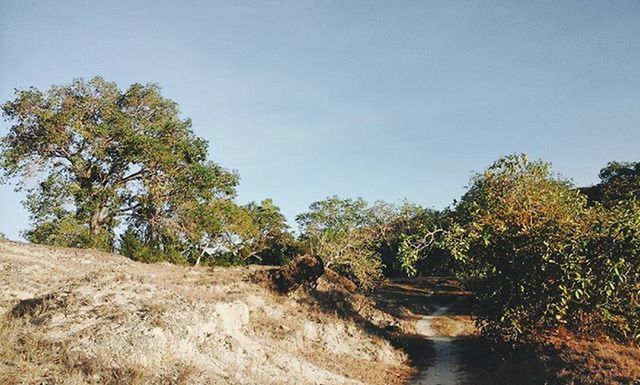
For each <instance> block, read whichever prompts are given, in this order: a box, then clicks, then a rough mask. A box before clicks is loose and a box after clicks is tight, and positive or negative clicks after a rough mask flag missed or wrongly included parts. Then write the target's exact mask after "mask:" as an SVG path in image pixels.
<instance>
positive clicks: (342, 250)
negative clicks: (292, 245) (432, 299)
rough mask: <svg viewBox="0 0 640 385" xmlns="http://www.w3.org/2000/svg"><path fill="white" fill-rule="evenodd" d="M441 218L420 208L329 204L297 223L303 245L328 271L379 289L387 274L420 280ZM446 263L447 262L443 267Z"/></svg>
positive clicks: (317, 206) (353, 202)
mask: <svg viewBox="0 0 640 385" xmlns="http://www.w3.org/2000/svg"><path fill="white" fill-rule="evenodd" d="M437 220H438V215H437V213H436V212H434V211H431V210H426V209H424V208H422V207H420V206H417V205H413V204H409V203H404V204H403V205H401V206H399V207H397V206H395V205H392V204H389V203H385V202H376V203H374V204H373V205H371V206H369V205H368V204H367V202H365V201H364V200H363V199H361V198H359V199H355V200H353V199H340V198H338V197H335V196H334V197H331V198H327V199H326V200H323V201H319V202H315V203H313V204H312V205H311V206H310V211H309V212H307V213H304V214H301V215H299V216H298V217H297V221H298V224H299V225H300V228H301V231H302V239H303V241H305V242H306V243H307V245H308V247H309V249H310V250H311V252H312V253H313V254H314V255H316V256H319V257H320V258H322V259H323V260H324V262H325V265H326V266H327V267H329V268H331V269H333V270H336V271H337V272H339V273H341V274H343V275H345V276H347V277H349V278H351V279H353V280H354V281H356V282H357V283H358V284H359V285H360V286H361V287H362V288H365V289H369V288H372V287H374V286H375V285H376V284H377V283H378V282H379V281H381V280H382V278H383V276H384V274H385V273H386V274H394V273H395V274H398V273H400V272H403V273H404V274H409V275H415V274H417V273H418V270H419V262H421V261H423V260H425V259H426V258H427V256H428V255H429V253H430V252H431V251H432V247H433V245H434V240H435V239H436V236H437V235H438V234H440V233H441V230H439V229H438V227H437ZM440 262H442V261H440Z"/></svg>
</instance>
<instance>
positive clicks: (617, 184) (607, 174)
mask: <svg viewBox="0 0 640 385" xmlns="http://www.w3.org/2000/svg"><path fill="white" fill-rule="evenodd" d="M600 180H601V182H600V183H599V184H597V185H595V186H592V187H587V188H583V189H581V190H582V192H583V193H585V194H586V195H587V196H588V197H589V199H590V200H591V201H592V202H598V203H602V204H603V205H604V206H607V207H610V206H613V205H616V204H617V203H619V202H623V201H628V200H632V199H636V200H640V162H610V163H609V164H607V166H606V167H604V168H603V169H602V170H600Z"/></svg>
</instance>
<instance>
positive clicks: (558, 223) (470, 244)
mask: <svg viewBox="0 0 640 385" xmlns="http://www.w3.org/2000/svg"><path fill="white" fill-rule="evenodd" d="M455 213H456V216H457V219H458V223H457V224H456V225H455V226H454V228H453V229H452V231H451V232H450V233H449V235H448V238H449V239H448V242H449V243H450V245H451V247H452V252H453V253H454V255H455V256H456V257H457V258H458V259H460V260H461V261H463V263H464V267H463V268H464V271H463V272H462V275H463V276H464V278H465V280H466V282H467V284H468V286H469V287H470V288H471V289H472V290H473V292H474V293H475V295H476V296H477V299H478V301H477V309H476V310H477V315H478V316H479V319H480V321H481V323H482V326H483V328H484V331H485V332H486V333H487V334H492V335H499V336H500V337H503V338H505V339H512V340H516V339H518V338H519V337H520V336H521V335H522V334H523V333H528V332H529V331H530V330H532V329H533V328H536V327H546V326H550V325H552V324H555V323H556V322H560V321H563V320H565V319H566V317H567V316H568V315H570V314H571V312H570V310H571V303H572V302H571V301H570V299H571V296H573V293H574V290H579V289H584V288H582V287H580V284H579V283H578V284H577V285H576V282H575V280H574V279H573V278H574V277H576V276H577V275H580V274H581V271H580V270H581V265H582V264H581V260H582V259H583V258H584V256H583V255H581V253H580V249H579V247H578V246H579V242H580V238H581V234H583V233H584V232H585V231H586V230H587V229H585V225H584V224H585V219H586V214H587V212H586V204H585V199H584V198H583V197H581V196H580V195H579V193H577V192H576V191H574V190H573V189H572V188H571V185H570V183H569V182H568V181H566V180H563V179H561V178H558V177H555V176H554V175H552V174H551V171H550V165H549V164H546V163H542V162H530V161H529V160H528V159H527V158H526V156H524V155H512V156H508V157H505V158H502V159H500V160H499V161H497V162H496V163H494V164H493V165H492V166H491V167H490V168H489V169H488V170H487V171H485V172H484V173H482V174H479V175H476V176H475V177H474V178H473V180H472V183H471V187H470V189H469V191H468V192H467V193H466V194H465V195H464V196H463V198H462V200H461V202H460V203H459V204H458V206H457V207H456V208H455Z"/></svg>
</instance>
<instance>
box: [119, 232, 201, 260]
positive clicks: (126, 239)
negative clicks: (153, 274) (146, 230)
mask: <svg viewBox="0 0 640 385" xmlns="http://www.w3.org/2000/svg"><path fill="white" fill-rule="evenodd" d="M119 251H120V253H121V254H122V255H124V256H126V257H129V258H131V259H133V260H134V261H139V262H145V263H157V262H165V261H166V262H171V263H175V264H181V265H182V264H187V263H188V262H189V261H188V259H187V257H185V255H184V254H182V253H181V252H180V251H178V250H176V249H174V248H167V249H160V248H159V247H156V246H154V245H151V244H149V243H145V242H144V241H143V240H142V239H141V237H140V235H139V234H137V232H136V230H135V229H133V228H128V229H127V230H126V231H125V232H124V233H123V234H122V236H121V238H120V250H119Z"/></svg>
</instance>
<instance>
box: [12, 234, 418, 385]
mask: <svg viewBox="0 0 640 385" xmlns="http://www.w3.org/2000/svg"><path fill="white" fill-rule="evenodd" d="M257 269H261V268H253V267H251V268H215V269H212V268H194V267H180V266H174V265H170V264H155V265H149V264H142V263H137V262H134V261H131V260H129V259H127V258H124V257H121V256H117V255H111V254H106V253H99V252H95V251H88V250H87V251H85V250H77V249H67V248H53V247H43V246H35V245H27V244H20V243H15V242H7V241H2V242H0V270H1V271H3V274H2V275H1V276H0V313H2V314H3V316H2V319H1V321H0V322H2V327H1V328H0V384H3V385H4V384H7V385H8V384H27V383H28V384H32V383H47V384H62V383H64V384H84V383H92V384H104V383H113V384H147V383H158V384H160V383H162V384H248V383H260V384H317V383H331V384H360V383H367V384H388V383H394V382H397V381H400V380H399V377H400V375H399V374H400V373H403V372H406V371H407V370H408V367H407V366H406V364H405V362H406V356H405V355H404V353H402V352H401V351H399V350H397V349H395V348H394V347H392V346H391V345H390V344H389V343H388V342H387V341H386V340H384V339H381V338H379V337H376V336H374V335H372V334H369V333H367V332H366V331H364V330H363V329H362V328H361V327H359V326H358V325H356V324H355V323H354V322H352V321H350V320H349V319H345V318H341V317H339V316H338V315H337V313H336V312H332V311H330V307H328V306H327V304H326V303H320V302H319V301H321V300H320V299H315V298H322V297H323V294H322V290H323V285H325V286H326V287H329V285H327V283H326V282H324V283H323V282H321V283H320V287H319V289H318V290H319V291H318V292H317V293H316V294H315V295H314V297H311V296H309V295H307V294H305V293H302V292H301V293H296V294H295V295H292V296H289V297H287V296H278V295H276V294H273V293H271V292H269V291H268V290H266V289H264V288H263V287H262V286H260V285H258V284H257V283H254V282H253V281H254V280H253V279H252V275H253V274H254V273H255V271H256V270H257ZM327 290H329V289H328V288H327ZM327 298H329V296H328V295H327ZM375 318H376V322H379V323H380V324H381V326H384V324H385V323H388V324H391V323H393V320H392V319H391V318H390V316H388V315H386V314H383V313H379V314H377V315H376V316H375Z"/></svg>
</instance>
